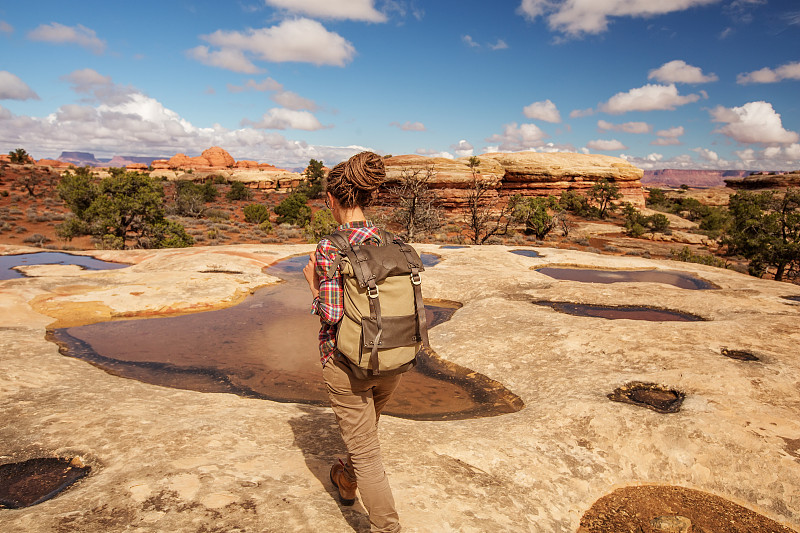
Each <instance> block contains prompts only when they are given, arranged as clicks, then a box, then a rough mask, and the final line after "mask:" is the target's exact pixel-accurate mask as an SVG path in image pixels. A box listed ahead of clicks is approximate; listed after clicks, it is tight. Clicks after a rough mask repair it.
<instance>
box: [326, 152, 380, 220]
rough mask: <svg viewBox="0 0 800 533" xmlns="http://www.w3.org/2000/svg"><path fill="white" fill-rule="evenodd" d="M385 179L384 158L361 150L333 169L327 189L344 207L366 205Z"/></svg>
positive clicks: (329, 174) (329, 175)
mask: <svg viewBox="0 0 800 533" xmlns="http://www.w3.org/2000/svg"><path fill="white" fill-rule="evenodd" d="M384 179H386V167H384V165H383V158H382V157H381V156H379V155H378V154H376V153H373V152H361V153H360V154H356V155H354V156H353V157H351V158H350V159H348V160H347V161H343V162H341V163H339V164H338V165H336V166H335V167H333V168H332V169H331V171H330V172H329V173H328V180H327V186H326V190H327V191H328V192H329V193H331V194H332V195H333V196H334V197H335V198H336V199H337V200H339V203H340V204H341V205H342V207H344V208H351V207H355V206H359V207H364V206H367V205H369V204H370V203H371V202H372V193H374V192H375V191H376V190H378V187H380V185H381V183H383V180H384Z"/></svg>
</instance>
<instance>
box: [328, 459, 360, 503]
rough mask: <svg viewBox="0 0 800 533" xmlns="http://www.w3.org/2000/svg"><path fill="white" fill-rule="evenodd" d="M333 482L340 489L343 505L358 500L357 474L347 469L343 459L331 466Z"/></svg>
mask: <svg viewBox="0 0 800 533" xmlns="http://www.w3.org/2000/svg"><path fill="white" fill-rule="evenodd" d="M331 483H333V485H334V486H335V487H336V488H337V489H339V501H340V502H342V505H353V504H354V503H355V502H356V487H357V485H356V480H355V475H354V474H351V473H350V472H348V471H347V469H346V468H345V465H344V463H343V462H342V460H341V459H339V462H338V463H337V464H335V465H333V466H332V467H331Z"/></svg>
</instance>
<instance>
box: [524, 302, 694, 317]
mask: <svg viewBox="0 0 800 533" xmlns="http://www.w3.org/2000/svg"><path fill="white" fill-rule="evenodd" d="M532 303H534V304H536V305H543V306H547V307H551V308H552V309H554V310H556V311H558V312H559V313H565V314H568V315H573V316H583V317H594V318H605V319H607V320H623V319H624V320H646V321H649V322H700V321H705V320H706V319H705V318H703V317H700V316H697V315H693V314H691V313H686V312H684V311H675V310H672V309H663V308H659V307H650V306H639V305H619V306H617V305H595V304H580V303H574V302H555V301H548V300H538V301H534V302H532Z"/></svg>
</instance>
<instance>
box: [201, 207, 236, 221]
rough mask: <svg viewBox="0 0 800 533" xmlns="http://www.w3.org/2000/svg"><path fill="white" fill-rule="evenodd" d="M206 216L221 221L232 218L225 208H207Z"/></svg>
mask: <svg viewBox="0 0 800 533" xmlns="http://www.w3.org/2000/svg"><path fill="white" fill-rule="evenodd" d="M205 216H206V218H208V219H210V220H211V221H212V222H220V221H222V220H229V219H230V218H231V215H230V214H229V213H228V212H227V211H225V210H224V209H207V210H206V212H205Z"/></svg>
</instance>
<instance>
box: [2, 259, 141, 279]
mask: <svg viewBox="0 0 800 533" xmlns="http://www.w3.org/2000/svg"><path fill="white" fill-rule="evenodd" d="M27 265H78V266H79V267H81V268H83V269H84V270H113V269H117V268H125V267H128V266H130V265H127V264H124V263H112V262H109V261H101V260H100V259H95V258H94V257H89V256H86V255H72V254H65V253H63V252H37V253H32V254H16V255H3V256H0V280H6V279H16V278H24V277H25V275H24V274H23V273H22V272H19V271H18V270H15V268H14V267H18V266H27Z"/></svg>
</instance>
